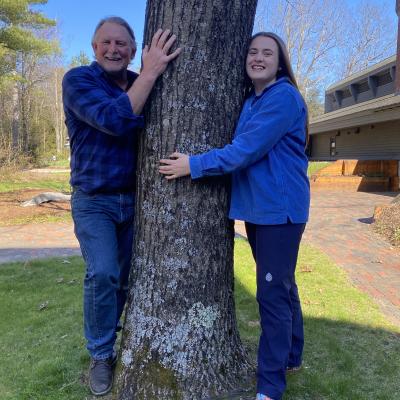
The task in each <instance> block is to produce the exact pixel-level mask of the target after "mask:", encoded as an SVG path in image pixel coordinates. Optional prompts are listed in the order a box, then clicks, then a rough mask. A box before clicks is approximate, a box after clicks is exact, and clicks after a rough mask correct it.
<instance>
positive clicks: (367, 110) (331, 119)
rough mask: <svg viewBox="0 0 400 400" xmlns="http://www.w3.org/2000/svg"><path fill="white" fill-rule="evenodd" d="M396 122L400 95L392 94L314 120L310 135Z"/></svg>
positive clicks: (399, 106)
mask: <svg viewBox="0 0 400 400" xmlns="http://www.w3.org/2000/svg"><path fill="white" fill-rule="evenodd" d="M394 120H400V95H395V94H390V95H388V96H384V97H380V98H378V99H373V100H370V101H365V102H363V103H360V104H355V105H354V106H351V107H346V108H342V109H339V110H336V111H332V112H329V113H327V114H323V115H321V116H319V117H317V118H314V119H312V120H311V121H310V134H311V135H314V134H317V133H323V132H329V131H333V130H337V129H345V128H352V127H357V126H360V125H368V124H376V123H378V122H387V121H394Z"/></svg>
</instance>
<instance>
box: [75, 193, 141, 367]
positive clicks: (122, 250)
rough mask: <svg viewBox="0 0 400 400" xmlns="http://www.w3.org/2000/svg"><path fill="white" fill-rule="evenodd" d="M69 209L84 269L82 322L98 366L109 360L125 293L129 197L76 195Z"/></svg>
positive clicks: (131, 211)
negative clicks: (100, 361) (98, 361)
mask: <svg viewBox="0 0 400 400" xmlns="http://www.w3.org/2000/svg"><path fill="white" fill-rule="evenodd" d="M71 206H72V217H73V220H74V224H75V235H76V237H77V239H78V241H79V244H80V247H81V251H82V255H83V258H84V260H85V264H86V275H85V279H84V296H83V298H84V304H83V314H84V315H83V317H84V330H85V337H86V340H87V349H88V350H89V353H90V355H91V357H92V358H94V359H96V360H103V359H106V358H109V357H111V356H112V354H113V347H114V344H115V340H116V337H117V335H116V331H117V327H118V324H119V319H120V317H121V314H122V311H123V309H124V305H125V301H126V297H127V292H128V278H129V270H130V266H131V258H132V243H133V218H134V194H133V193H111V194H94V195H89V194H86V193H84V192H83V191H81V190H80V189H75V190H74V192H73V194H72V199H71Z"/></svg>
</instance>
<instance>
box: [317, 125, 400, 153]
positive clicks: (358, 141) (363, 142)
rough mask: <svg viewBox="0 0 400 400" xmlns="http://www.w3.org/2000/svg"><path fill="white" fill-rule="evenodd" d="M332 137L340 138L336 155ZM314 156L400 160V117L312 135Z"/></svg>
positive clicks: (337, 142)
mask: <svg viewBox="0 0 400 400" xmlns="http://www.w3.org/2000/svg"><path fill="white" fill-rule="evenodd" d="M357 130H359V132H357ZM331 137H336V156H334V157H332V156H331V155H330V149H329V146H330V138H331ZM311 159H314V160H340V159H357V160H400V120H397V121H390V122H384V123H379V124H374V125H365V126H361V127H359V128H350V129H341V130H340V134H339V135H338V131H332V132H327V133H322V134H315V135H312V150H311Z"/></svg>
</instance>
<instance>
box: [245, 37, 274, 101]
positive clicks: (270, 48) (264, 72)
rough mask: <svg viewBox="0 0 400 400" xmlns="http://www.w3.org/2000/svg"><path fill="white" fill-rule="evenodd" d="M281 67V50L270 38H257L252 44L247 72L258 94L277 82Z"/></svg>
mask: <svg viewBox="0 0 400 400" xmlns="http://www.w3.org/2000/svg"><path fill="white" fill-rule="evenodd" d="M278 67H279V49H278V45H277V44H276V42H275V40H274V39H272V38H270V37H265V36H257V37H256V38H255V39H253V40H252V42H251V43H250V47H249V51H248V53H247V59H246V72H247V75H248V76H249V78H250V79H251V81H252V82H253V85H254V88H255V90H256V93H257V94H258V93H259V92H261V91H262V90H263V89H265V88H266V87H267V86H269V85H271V84H272V83H274V82H275V81H276V74H277V72H278Z"/></svg>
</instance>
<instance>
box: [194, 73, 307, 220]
mask: <svg viewBox="0 0 400 400" xmlns="http://www.w3.org/2000/svg"><path fill="white" fill-rule="evenodd" d="M306 118H307V107H306V105H305V103H304V100H303V98H302V97H301V95H300V93H299V91H298V90H297V89H296V88H295V87H294V86H292V85H291V84H290V82H289V81H288V79H287V78H280V79H278V80H277V81H276V82H275V83H273V84H272V85H270V86H269V87H267V88H266V89H265V90H264V91H263V92H262V93H261V94H260V95H258V96H256V95H255V94H254V93H253V94H252V95H250V97H249V98H248V99H247V100H246V102H245V104H244V106H243V109H242V112H241V114H240V118H239V122H238V125H237V127H236V131H235V135H234V139H233V141H232V143H231V144H228V145H226V146H225V147H223V148H221V149H213V150H210V151H208V152H207V153H203V154H199V155H194V156H191V157H190V158H189V162H190V171H191V177H192V179H196V178H201V177H204V176H213V175H221V174H228V173H232V195H231V206H230V212H229V217H230V218H231V219H239V220H243V221H247V222H251V223H254V224H259V225H275V224H285V223H287V222H288V221H290V222H292V223H305V222H307V220H308V211H309V205H310V184H309V180H308V177H307V165H308V159H307V156H306V154H305V144H306V143H305V141H306V133H305V128H306Z"/></svg>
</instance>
